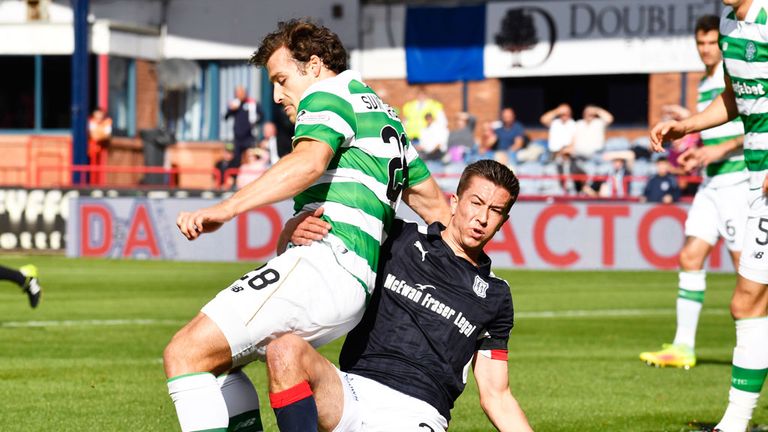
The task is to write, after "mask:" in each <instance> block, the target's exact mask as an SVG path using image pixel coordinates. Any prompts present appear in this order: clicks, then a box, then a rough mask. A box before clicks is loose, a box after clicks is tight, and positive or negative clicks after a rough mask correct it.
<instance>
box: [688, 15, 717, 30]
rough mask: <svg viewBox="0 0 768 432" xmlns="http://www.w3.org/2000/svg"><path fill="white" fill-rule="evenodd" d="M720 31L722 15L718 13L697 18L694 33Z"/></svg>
mask: <svg viewBox="0 0 768 432" xmlns="http://www.w3.org/2000/svg"><path fill="white" fill-rule="evenodd" d="M711 31H720V17H719V16H717V15H702V16H700V17H699V19H697V20H696V30H695V31H694V33H698V32H704V33H709V32H711Z"/></svg>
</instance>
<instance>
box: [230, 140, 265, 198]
mask: <svg viewBox="0 0 768 432" xmlns="http://www.w3.org/2000/svg"><path fill="white" fill-rule="evenodd" d="M268 167H269V153H268V152H267V151H266V150H264V149H262V148H252V149H248V150H247V151H246V152H245V154H243V161H242V163H241V164H240V174H239V175H238V176H237V183H236V186H237V188H238V189H242V188H243V187H245V185H247V184H248V183H250V182H252V181H254V180H256V179H257V178H259V177H260V176H261V174H262V173H263V172H264V171H265V170H266V169H267V168H268Z"/></svg>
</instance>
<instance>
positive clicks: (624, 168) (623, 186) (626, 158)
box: [582, 150, 635, 198]
mask: <svg viewBox="0 0 768 432" xmlns="http://www.w3.org/2000/svg"><path fill="white" fill-rule="evenodd" d="M603 160H604V161H610V168H609V170H608V171H607V172H601V173H600V174H601V176H602V177H605V178H604V179H601V180H597V181H594V182H592V183H591V184H587V185H585V186H584V187H583V188H582V192H584V194H586V195H588V196H591V197H600V198H626V197H627V196H629V191H628V190H627V186H628V183H627V182H626V179H627V178H628V177H630V176H631V175H632V164H633V163H634V161H635V154H634V153H632V151H631V150H623V151H612V152H605V153H604V154H603Z"/></svg>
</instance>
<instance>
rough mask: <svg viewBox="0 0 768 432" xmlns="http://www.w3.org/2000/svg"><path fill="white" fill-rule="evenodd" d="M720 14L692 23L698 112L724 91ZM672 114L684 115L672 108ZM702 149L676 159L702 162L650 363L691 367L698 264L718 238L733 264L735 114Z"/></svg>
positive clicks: (739, 215)
mask: <svg viewBox="0 0 768 432" xmlns="http://www.w3.org/2000/svg"><path fill="white" fill-rule="evenodd" d="M719 25H720V17H718V16H717V15H704V16H701V17H699V19H698V20H697V21H696V29H695V35H696V49H697V50H698V53H699V57H700V58H701V61H702V63H704V66H705V67H706V73H705V75H704V77H703V78H702V80H701V82H700V83H699V88H698V93H699V98H698V104H697V111H698V112H702V111H704V110H705V109H706V108H707V106H709V104H710V103H711V102H712V101H713V100H714V99H715V97H716V96H718V95H719V94H721V93H722V92H723V90H725V81H724V76H723V63H722V55H721V53H720V48H719V47H718V37H719V32H718V30H719ZM677 111H678V114H679V115H680V116H681V117H682V118H685V117H690V115H691V114H690V113H689V112H688V111H687V110H685V109H684V108H682V107H677ZM701 138H702V141H703V143H704V146H703V147H699V148H695V149H690V150H688V151H687V152H685V153H683V154H682V155H681V156H680V158H679V160H680V162H681V163H682V165H683V166H684V167H685V168H686V170H689V171H690V170H692V169H694V168H697V167H698V166H706V177H705V179H704V182H703V183H702V185H701V187H699V190H698V192H697V193H696V197H695V198H694V200H693V205H692V206H691V209H690V211H689V212H688V218H687V219H686V221H685V236H686V239H685V244H684V246H683V249H682V250H681V251H680V257H679V258H680V273H679V275H678V297H677V331H676V332H675V339H674V341H673V342H672V344H667V345H664V347H663V348H662V349H661V350H660V351H652V352H644V353H641V354H640V359H641V360H643V361H645V362H646V363H648V364H650V365H654V366H661V367H666V366H672V367H682V368H686V369H687V368H690V367H693V366H695V365H696V355H695V353H694V348H695V343H696V328H697V326H698V322H699V315H700V313H701V307H702V304H703V302H704V292H705V290H706V270H704V262H705V261H706V259H707V257H708V256H709V254H710V253H711V252H712V249H713V248H714V246H715V244H716V243H717V241H718V240H719V239H720V238H721V237H722V238H723V239H724V240H725V244H726V247H727V248H728V250H729V251H730V254H731V259H732V260H733V266H734V268H737V267H738V264H739V256H740V254H741V246H742V241H743V239H744V226H745V224H746V221H747V209H748V203H747V193H748V191H749V186H748V183H749V175H748V174H747V170H746V165H745V163H744V154H743V152H742V149H741V147H742V144H743V142H744V126H743V124H742V122H741V119H740V118H738V117H737V118H735V119H733V120H731V121H729V122H727V123H725V124H723V125H720V126H716V127H714V128H712V129H706V130H703V131H701Z"/></svg>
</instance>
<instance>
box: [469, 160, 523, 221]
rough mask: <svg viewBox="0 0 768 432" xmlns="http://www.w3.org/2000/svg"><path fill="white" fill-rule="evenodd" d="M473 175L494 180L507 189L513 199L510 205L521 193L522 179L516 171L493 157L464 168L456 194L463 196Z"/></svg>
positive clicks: (494, 182)
mask: <svg viewBox="0 0 768 432" xmlns="http://www.w3.org/2000/svg"><path fill="white" fill-rule="evenodd" d="M473 177H483V178H484V179H487V180H490V181H491V182H493V184H495V185H497V186H501V187H503V188H504V189H506V190H507V192H509V194H510V195H511V196H512V201H511V202H510V203H509V206H510V207H512V204H514V203H515V201H517V197H518V195H520V181H519V180H518V179H517V176H516V175H515V173H513V172H512V170H511V169H509V168H507V167H506V166H505V165H504V164H501V163H499V162H496V161H495V160H491V159H483V160H479V161H477V162H473V163H471V164H469V165H467V167H466V168H464V172H463V173H462V174H461V179H460V180H459V186H458V188H457V189H456V195H458V196H461V194H462V193H464V191H465V190H466V189H467V188H468V187H469V182H470V180H471V179H472V178H473ZM507 210H509V209H507Z"/></svg>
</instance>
